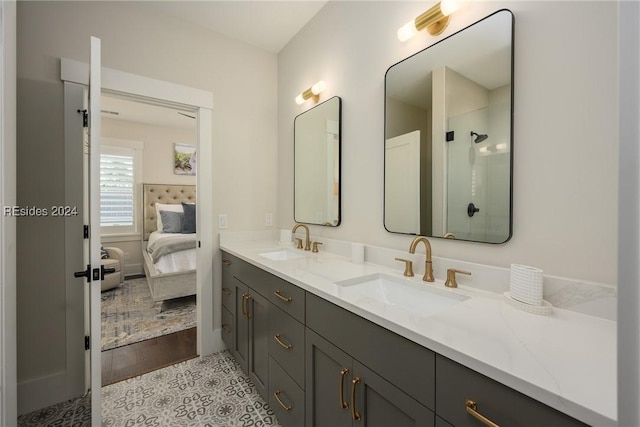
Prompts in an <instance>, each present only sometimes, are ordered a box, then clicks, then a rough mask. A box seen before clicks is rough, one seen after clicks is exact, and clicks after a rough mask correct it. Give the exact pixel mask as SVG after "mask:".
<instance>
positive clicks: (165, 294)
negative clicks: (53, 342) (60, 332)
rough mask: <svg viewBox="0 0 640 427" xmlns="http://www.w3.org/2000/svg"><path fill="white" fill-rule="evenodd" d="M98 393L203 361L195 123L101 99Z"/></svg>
mask: <svg viewBox="0 0 640 427" xmlns="http://www.w3.org/2000/svg"><path fill="white" fill-rule="evenodd" d="M101 103H102V106H101V110H102V112H101V120H102V132H101V136H102V143H101V156H100V194H101V215H100V217H101V244H102V248H103V250H102V254H103V264H105V267H106V268H109V267H112V268H115V270H116V271H115V272H113V273H111V274H107V275H106V276H105V280H104V281H103V282H102V293H101V323H102V324H101V327H102V335H101V344H102V385H103V386H104V385H108V384H112V383H114V382H118V381H122V380H125V379H127V378H131V377H133V376H137V375H140V374H143V373H147V372H150V371H153V370H156V369H159V368H162V367H165V366H169V365H172V364H174V363H178V362H180V361H183V360H187V359H190V358H193V357H196V356H197V348H196V342H197V332H196V331H197V329H196V328H197V326H198V325H197V310H196V265H197V263H196V238H195V236H196V234H195V232H196V230H195V201H196V176H197V154H198V153H197V152H196V147H197V138H198V135H197V126H196V113H195V112H193V111H189V110H188V109H176V108H172V107H167V106H164V105H157V104H152V103H148V102H142V101H140V100H137V99H132V98H126V97H123V96H121V95H114V94H103V96H102V100H101Z"/></svg>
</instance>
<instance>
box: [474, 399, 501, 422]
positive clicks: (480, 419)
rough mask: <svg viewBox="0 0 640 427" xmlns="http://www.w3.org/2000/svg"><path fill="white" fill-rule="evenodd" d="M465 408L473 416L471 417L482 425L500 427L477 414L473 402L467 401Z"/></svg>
mask: <svg viewBox="0 0 640 427" xmlns="http://www.w3.org/2000/svg"><path fill="white" fill-rule="evenodd" d="M465 406H466V407H467V412H468V413H470V414H471V415H473V417H474V418H475V419H477V420H478V421H480V422H481V423H482V424H484V425H486V426H489V427H500V426H499V425H498V424H496V423H494V422H493V421H491V420H490V419H489V418H487V417H485V416H484V415H482V414H481V413H480V412H478V404H477V403H476V402H474V401H473V400H471V399H467V401H466V403H465Z"/></svg>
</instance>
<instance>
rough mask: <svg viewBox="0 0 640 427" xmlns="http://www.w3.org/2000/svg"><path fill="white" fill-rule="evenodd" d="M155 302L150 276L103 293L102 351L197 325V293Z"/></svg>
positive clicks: (131, 280) (126, 282) (133, 280)
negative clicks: (150, 285)
mask: <svg viewBox="0 0 640 427" xmlns="http://www.w3.org/2000/svg"><path fill="white" fill-rule="evenodd" d="M161 304H163V303H161V302H155V303H154V302H153V300H152V299H151V293H150V292H149V286H148V285H147V279H146V278H144V277H143V278H139V279H130V280H125V282H124V283H123V284H122V285H121V286H119V287H117V288H114V289H110V290H108V291H105V292H103V293H102V351H104V350H109V349H112V348H116V347H121V346H124V345H127V344H132V343H134V342H139V341H143V340H147V339H151V338H156V337H159V336H161V335H166V334H170V333H173V332H178V331H182V330H184V329H189V328H193V327H195V326H196V324H197V321H196V296H195V295H191V296H188V297H183V298H175V299H172V300H168V301H165V302H164V305H162V311H160V307H161Z"/></svg>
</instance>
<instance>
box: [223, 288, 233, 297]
mask: <svg viewBox="0 0 640 427" xmlns="http://www.w3.org/2000/svg"><path fill="white" fill-rule="evenodd" d="M222 293H223V294H225V295H226V296H229V295H231V291H230V290H229V289H227V288H222Z"/></svg>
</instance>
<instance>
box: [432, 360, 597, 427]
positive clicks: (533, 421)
mask: <svg viewBox="0 0 640 427" xmlns="http://www.w3.org/2000/svg"><path fill="white" fill-rule="evenodd" d="M436 393H437V396H436V402H437V403H436V413H437V414H438V415H439V416H440V417H442V418H444V419H445V420H446V421H448V422H449V423H451V424H453V425H455V426H461V425H482V424H481V423H480V422H479V421H476V420H475V419H474V417H473V416H472V415H471V414H469V413H468V412H467V408H466V402H467V399H469V400H472V401H474V402H475V403H476V404H477V412H478V413H480V414H482V415H483V416H484V417H486V418H488V419H490V420H491V421H493V422H494V423H496V424H498V425H501V426H510V427H517V426H530V425H540V426H554V427H560V426H584V425H585V424H583V423H581V422H580V421H578V420H576V419H574V418H571V417H570V416H568V415H566V414H563V413H562V412H559V411H557V410H555V409H553V408H551V407H549V406H547V405H545V404H543V403H540V402H538V401H537V400H535V399H532V398H530V397H528V396H525V395H524V394H522V393H519V392H517V391H515V390H513V389H511V388H509V387H507V386H505V385H503V384H500V383H499V382H497V381H494V380H492V379H491V378H488V377H486V376H484V375H482V374H480V373H478V372H476V371H473V370H471V369H469V368H467V367H465V366H462V365H460V364H458V363H456V362H454V361H452V360H450V359H447V358H446V357H443V356H440V355H438V356H437V359H436Z"/></svg>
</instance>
